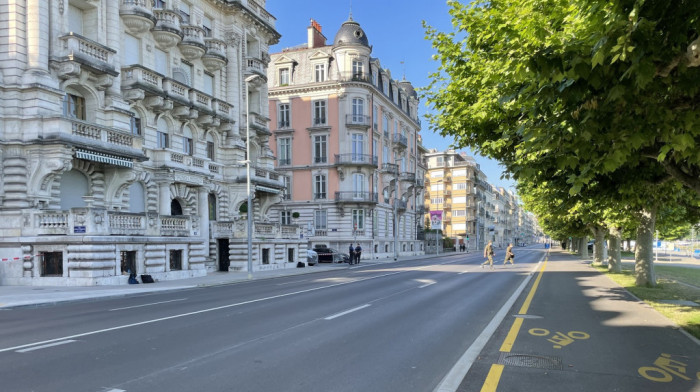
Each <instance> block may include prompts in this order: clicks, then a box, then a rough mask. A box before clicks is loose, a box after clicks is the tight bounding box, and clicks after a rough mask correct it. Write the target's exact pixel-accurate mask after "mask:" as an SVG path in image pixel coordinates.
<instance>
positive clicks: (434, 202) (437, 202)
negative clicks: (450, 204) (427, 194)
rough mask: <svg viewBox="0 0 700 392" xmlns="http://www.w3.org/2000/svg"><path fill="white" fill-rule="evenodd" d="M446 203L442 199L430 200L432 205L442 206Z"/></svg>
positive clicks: (434, 198)
mask: <svg viewBox="0 0 700 392" xmlns="http://www.w3.org/2000/svg"><path fill="white" fill-rule="evenodd" d="M444 201H445V199H443V198H442V197H433V198H432V199H430V203H431V204H442V203H444Z"/></svg>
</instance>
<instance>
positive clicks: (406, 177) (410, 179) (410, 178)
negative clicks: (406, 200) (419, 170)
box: [401, 172, 416, 182]
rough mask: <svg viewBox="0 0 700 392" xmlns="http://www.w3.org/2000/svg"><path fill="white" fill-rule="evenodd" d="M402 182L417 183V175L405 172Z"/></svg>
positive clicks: (402, 175)
mask: <svg viewBox="0 0 700 392" xmlns="http://www.w3.org/2000/svg"><path fill="white" fill-rule="evenodd" d="M401 181H408V182H415V181H416V173H409V172H403V173H401Z"/></svg>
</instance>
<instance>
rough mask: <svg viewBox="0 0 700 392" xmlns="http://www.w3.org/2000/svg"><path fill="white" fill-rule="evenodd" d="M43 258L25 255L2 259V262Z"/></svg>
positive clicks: (0, 259)
mask: <svg viewBox="0 0 700 392" xmlns="http://www.w3.org/2000/svg"><path fill="white" fill-rule="evenodd" d="M37 256H41V254H38V255H24V256H23V257H3V258H0V261H19V260H31V259H33V258H34V257H37Z"/></svg>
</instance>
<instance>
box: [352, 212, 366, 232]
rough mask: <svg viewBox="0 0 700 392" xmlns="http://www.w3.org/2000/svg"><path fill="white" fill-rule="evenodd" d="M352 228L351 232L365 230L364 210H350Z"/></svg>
mask: <svg viewBox="0 0 700 392" xmlns="http://www.w3.org/2000/svg"><path fill="white" fill-rule="evenodd" d="M352 228H353V230H364V229H365V210H352Z"/></svg>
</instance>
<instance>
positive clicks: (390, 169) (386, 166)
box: [382, 163, 399, 175]
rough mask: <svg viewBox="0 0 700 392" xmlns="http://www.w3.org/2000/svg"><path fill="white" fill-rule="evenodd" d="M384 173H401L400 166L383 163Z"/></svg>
mask: <svg viewBox="0 0 700 392" xmlns="http://www.w3.org/2000/svg"><path fill="white" fill-rule="evenodd" d="M382 171H383V172H386V173H389V174H394V175H396V174H398V173H399V165H397V164H395V163H382Z"/></svg>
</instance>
